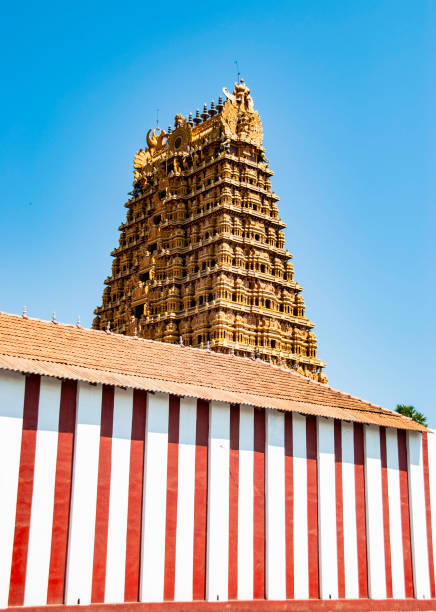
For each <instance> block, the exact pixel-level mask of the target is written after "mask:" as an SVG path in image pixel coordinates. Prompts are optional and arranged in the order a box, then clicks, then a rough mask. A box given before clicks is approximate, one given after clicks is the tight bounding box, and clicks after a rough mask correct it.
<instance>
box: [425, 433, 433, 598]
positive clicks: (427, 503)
mask: <svg viewBox="0 0 436 612" xmlns="http://www.w3.org/2000/svg"><path fill="white" fill-rule="evenodd" d="M422 458H423V463H424V466H423V467H424V493H425V518H426V522H427V549H428V572H429V575H430V596H431V597H436V592H435V578H434V564H433V531H432V526H431V500H430V477H429V472H428V438H427V432H424V433H423V434H422Z"/></svg>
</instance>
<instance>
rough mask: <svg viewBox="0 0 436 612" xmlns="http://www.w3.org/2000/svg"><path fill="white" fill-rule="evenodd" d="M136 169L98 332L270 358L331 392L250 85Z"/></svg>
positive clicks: (155, 133) (151, 139)
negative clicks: (287, 238)
mask: <svg viewBox="0 0 436 612" xmlns="http://www.w3.org/2000/svg"><path fill="white" fill-rule="evenodd" d="M223 91H224V94H225V97H226V101H225V102H224V104H223V102H222V99H221V98H220V99H219V101H218V104H217V105H216V106H215V105H214V103H213V102H212V104H211V106H210V109H209V110H208V109H207V106H206V105H205V106H204V110H203V113H201V115H200V113H199V111H198V110H197V113H196V116H195V117H194V119H192V115H191V114H190V115H189V118H188V119H185V118H184V117H183V116H182V115H176V117H175V128H174V130H171V128H168V132H164V131H161V130H157V129H156V130H149V131H148V134H147V148H146V149H145V150H143V149H141V150H140V151H138V153H137V154H136V156H135V159H134V183H133V191H132V192H131V194H130V195H131V198H130V199H129V201H128V202H127V203H126V204H125V207H126V208H127V218H126V221H125V222H124V223H122V224H121V225H120V227H119V230H120V232H121V236H120V242H119V246H118V247H117V248H116V249H114V250H113V251H112V253H111V254H112V256H113V257H114V260H113V264H112V274H111V276H109V277H108V278H106V280H105V285H106V287H105V289H104V292H103V303H102V305H101V306H99V307H98V308H96V310H95V314H96V317H95V319H94V322H93V327H94V328H97V329H110V331H113V332H116V333H120V334H127V335H134V334H136V335H138V336H141V337H143V338H150V339H153V340H159V341H163V342H172V343H178V342H180V343H183V344H184V345H189V346H194V347H199V348H205V349H206V348H207V349H210V350H213V351H218V352H224V353H234V354H235V355H240V356H246V357H252V358H258V359H263V360H265V361H269V362H271V363H274V364H277V365H281V366H285V367H290V368H293V369H295V370H297V371H298V372H299V373H300V374H303V375H305V376H307V377H309V378H312V379H314V380H318V381H320V382H326V381H327V378H326V376H325V375H324V374H323V372H322V368H323V367H324V366H325V365H326V364H325V363H324V362H323V361H321V360H320V359H318V358H317V343H316V337H315V334H314V332H313V328H314V323H312V322H311V321H310V320H309V319H308V318H306V315H305V305H304V299H303V296H302V295H301V291H302V287H301V286H300V285H299V284H298V283H297V282H296V281H295V280H294V269H293V265H292V263H291V261H290V260H291V258H292V255H291V253H289V251H287V250H286V249H285V239H284V234H283V229H284V228H285V227H286V225H285V223H283V221H281V220H280V218H279V216H278V208H277V202H278V200H279V198H278V197H277V195H276V194H275V193H274V192H273V191H271V183H270V178H271V176H272V175H273V172H272V171H271V170H270V168H269V162H268V160H267V158H266V157H265V149H264V148H263V146H262V123H261V120H260V117H259V114H258V113H257V111H255V110H254V108H253V100H252V98H251V96H250V90H249V89H248V87H247V86H246V85H245V84H244V82H243V81H240V82H239V83H235V88H234V91H233V93H232V94H231V93H229V92H228V91H227V90H226V89H224V90H223Z"/></svg>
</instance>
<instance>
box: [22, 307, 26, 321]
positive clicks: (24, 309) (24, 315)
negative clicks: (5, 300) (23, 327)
mask: <svg viewBox="0 0 436 612" xmlns="http://www.w3.org/2000/svg"><path fill="white" fill-rule="evenodd" d="M21 316H22V317H23V319H27V308H26V307H25V306H23V314H22V315H21Z"/></svg>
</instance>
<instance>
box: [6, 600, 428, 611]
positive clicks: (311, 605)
mask: <svg viewBox="0 0 436 612" xmlns="http://www.w3.org/2000/svg"><path fill="white" fill-rule="evenodd" d="M6 610H7V612H358V611H363V612H388V611H389V612H393V611H398V612H400V611H401V612H403V611H404V612H405V611H408V612H412V611H416V612H418V611H420V610H435V611H436V599H336V600H320V599H308V600H302V599H298V600H297V599H294V600H287V601H265V600H255V601H225V602H224V601H223V602H220V601H213V602H209V601H194V602H192V601H190V602H174V601H168V602H163V603H122V604H90V605H83V606H82V605H74V606H70V605H68V606H67V605H55V606H31V607H21V606H20V607H12V608H6Z"/></svg>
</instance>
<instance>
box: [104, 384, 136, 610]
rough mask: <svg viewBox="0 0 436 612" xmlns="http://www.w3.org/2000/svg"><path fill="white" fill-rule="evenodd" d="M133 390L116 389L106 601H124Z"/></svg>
mask: <svg viewBox="0 0 436 612" xmlns="http://www.w3.org/2000/svg"><path fill="white" fill-rule="evenodd" d="M132 413H133V391H132V389H126V390H124V389H119V388H116V389H115V395H114V421H113V429H112V460H111V479H110V497H109V518H108V534H107V556H106V581H105V594H104V600H105V602H110V603H116V602H122V601H124V579H125V570H126V542H127V508H128V503H129V471H130V438H131V435H132Z"/></svg>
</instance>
